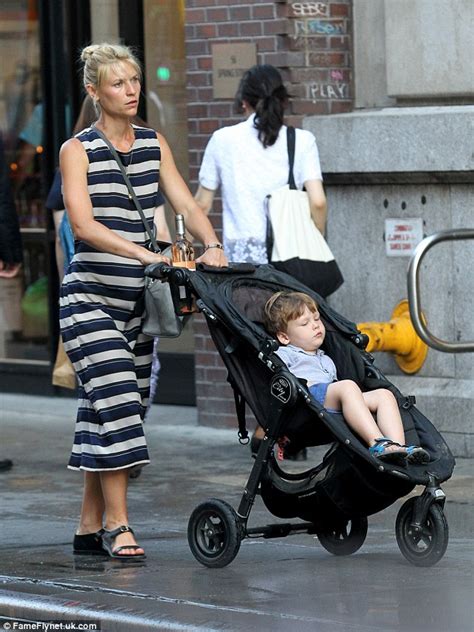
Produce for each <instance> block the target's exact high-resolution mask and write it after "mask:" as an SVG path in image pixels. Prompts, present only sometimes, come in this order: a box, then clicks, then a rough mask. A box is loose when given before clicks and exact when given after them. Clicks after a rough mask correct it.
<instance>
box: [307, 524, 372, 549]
mask: <svg viewBox="0 0 474 632" xmlns="http://www.w3.org/2000/svg"><path fill="white" fill-rule="evenodd" d="M367 529H368V521H367V518H366V517H365V516H359V517H356V518H352V519H351V520H347V521H346V522H344V523H341V524H339V525H338V526H335V527H332V528H329V529H325V530H324V531H321V532H318V534H317V535H318V539H319V541H320V543H321V546H323V547H324V548H325V549H326V551H329V553H332V554H333V555H352V553H355V552H356V551H358V550H359V549H360V547H361V546H362V545H363V544H364V542H365V538H366V536H367Z"/></svg>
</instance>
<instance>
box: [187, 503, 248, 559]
mask: <svg viewBox="0 0 474 632" xmlns="http://www.w3.org/2000/svg"><path fill="white" fill-rule="evenodd" d="M241 541H242V527H241V524H240V520H239V517H238V516H237V514H236V512H235V511H234V509H233V507H231V506H230V505H229V504H228V503H226V502H224V501H223V500H219V499H218V498H211V499H209V500H207V501H206V502H204V503H202V504H200V505H198V506H197V507H196V509H195V510H194V511H193V513H192V514H191V517H190V518H189V522H188V543H189V548H190V549H191V552H192V554H193V555H194V557H195V558H196V559H197V561H198V562H200V563H201V564H204V566H208V567H209V568H222V567H223V566H227V564H230V563H231V562H232V560H233V559H234V557H235V556H236V555H237V553H238V552H239V549H240V543H241Z"/></svg>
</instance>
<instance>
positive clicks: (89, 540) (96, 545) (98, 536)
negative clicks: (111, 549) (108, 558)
mask: <svg viewBox="0 0 474 632" xmlns="http://www.w3.org/2000/svg"><path fill="white" fill-rule="evenodd" d="M103 533H104V530H103V529H100V531H97V533H86V534H85V535H77V534H76V535H75V536H74V542H73V550H74V554H75V555H107V552H106V551H104V549H103V547H102V535H103Z"/></svg>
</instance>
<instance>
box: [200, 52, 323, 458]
mask: <svg viewBox="0 0 474 632" xmlns="http://www.w3.org/2000/svg"><path fill="white" fill-rule="evenodd" d="M288 99H289V95H288V92H287V90H286V88H285V86H284V84H283V79H282V77H281V75H280V73H279V72H278V70H277V69H276V68H274V67H273V66H270V65H267V64H264V65H257V66H252V68H250V69H249V70H247V72H245V73H244V75H243V77H242V80H241V82H240V85H239V89H238V90H237V94H236V97H235V104H236V106H237V108H238V109H239V110H240V111H242V112H243V113H244V115H245V117H246V120H245V121H244V122H242V123H238V124H237V125H232V126H229V127H224V128H222V129H220V130H217V131H216V132H214V134H213V135H212V137H211V139H210V141H209V143H208V145H207V147H206V151H205V153H204V158H203V161H202V165H201V169H200V172H199V188H198V190H197V193H196V195H195V198H196V201H197V202H198V204H199V205H200V206H201V208H202V209H203V211H204V212H205V213H209V211H210V210H211V208H212V203H213V200H214V195H215V193H216V191H217V189H219V187H221V189H222V206H223V234H224V247H225V249H226V253H227V256H228V257H229V259H230V261H246V262H251V263H268V256H267V243H266V239H267V215H266V209H265V200H266V197H267V196H268V195H270V194H271V193H272V192H274V191H276V190H277V189H280V188H281V187H283V186H285V185H286V184H287V183H288V166H289V164H288V146H287V127H286V125H284V122H283V121H284V112H285V107H286V106H287V104H288ZM295 134H296V136H295V162H294V167H293V172H294V177H295V182H296V186H297V188H298V189H302V188H303V186H304V188H305V189H306V192H307V194H308V199H309V204H310V209H311V216H312V218H313V221H314V223H315V224H316V226H317V228H318V229H319V230H320V232H321V233H322V234H324V231H325V227H326V196H325V194H324V189H323V183H322V175H321V167H320V164H319V153H318V148H317V145H316V140H315V138H314V136H313V134H312V133H311V132H308V131H306V130H302V129H296V130H295ZM315 289H317V288H315ZM320 293H321V294H322V292H321V290H320ZM263 436H264V432H263V430H262V429H261V428H257V430H256V432H255V434H254V436H253V437H252V441H251V444H250V445H251V449H252V453H253V454H255V453H256V452H257V450H258V446H259V443H260V440H261V439H262V438H263ZM305 454H306V453H305V451H302V452H301V453H298V455H297V456H296V457H294V458H296V459H304V458H306V457H305Z"/></svg>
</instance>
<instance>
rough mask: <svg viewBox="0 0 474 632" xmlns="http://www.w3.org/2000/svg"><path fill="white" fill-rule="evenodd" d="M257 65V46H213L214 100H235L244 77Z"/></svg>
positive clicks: (243, 44) (242, 44)
mask: <svg viewBox="0 0 474 632" xmlns="http://www.w3.org/2000/svg"><path fill="white" fill-rule="evenodd" d="M256 63H257V46H256V44H247V43H241V44H213V45H212V82H213V88H214V99H233V98H234V97H235V93H236V92H237V88H238V86H239V82H240V79H241V77H242V75H243V74H244V72H245V71H246V70H248V69H249V68H250V67H251V66H254V65H255V64H256Z"/></svg>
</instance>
